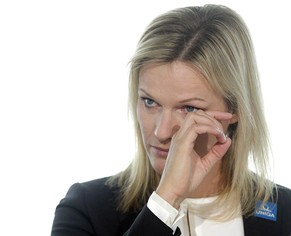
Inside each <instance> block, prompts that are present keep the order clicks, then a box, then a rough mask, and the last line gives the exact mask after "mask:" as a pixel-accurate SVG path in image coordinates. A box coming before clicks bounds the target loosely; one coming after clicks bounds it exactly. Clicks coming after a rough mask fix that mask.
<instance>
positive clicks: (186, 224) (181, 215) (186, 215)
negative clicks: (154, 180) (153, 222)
mask: <svg viewBox="0 0 291 236" xmlns="http://www.w3.org/2000/svg"><path fill="white" fill-rule="evenodd" d="M215 199H216V197H209V198H191V199H190V198H188V199H185V200H184V201H183V202H182V203H181V205H180V209H179V211H178V210H177V209H175V208H174V207H173V206H171V205H170V204H169V203H168V202H167V201H165V200H164V199H163V198H161V197H160V196H159V195H158V194H156V193H155V192H153V193H152V195H151V197H150V198H149V201H148V204H147V206H148V208H149V209H150V210H151V211H152V212H153V213H154V214H155V215H156V216H157V217H158V218H159V219H160V220H162V221H163V222H164V223H165V224H167V225H168V226H169V227H170V228H172V229H173V231H175V230H176V228H177V227H179V229H180V230H181V235H182V236H221V235H223V236H243V235H244V228H243V220H242V216H241V215H239V216H237V217H236V218H234V219H231V220H229V221H224V222H218V221H214V220H209V219H205V218H201V217H199V216H197V215H195V209H197V207H199V206H201V205H203V204H205V203H210V202H212V201H214V200H215Z"/></svg>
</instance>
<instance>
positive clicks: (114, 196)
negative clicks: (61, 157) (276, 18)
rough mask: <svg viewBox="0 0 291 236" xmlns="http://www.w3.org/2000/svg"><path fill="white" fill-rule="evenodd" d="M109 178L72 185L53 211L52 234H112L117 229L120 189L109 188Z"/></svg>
mask: <svg viewBox="0 0 291 236" xmlns="http://www.w3.org/2000/svg"><path fill="white" fill-rule="evenodd" d="M108 179H109V178H107V177H106V178H101V179H96V180H92V181H88V182H84V183H75V184H73V185H72V186H71V187H70V188H69V190H68V192H67V194H66V196H65V198H63V199H62V200H61V202H60V203H59V205H58V206H57V208H56V211H55V218H54V223H53V228H52V235H57V236H58V235H84V232H90V235H95V234H94V232H101V233H102V235H115V234H116V232H117V230H118V229H119V213H118V212H117V210H116V204H117V202H118V196H119V190H118V188H116V187H114V186H112V187H111V186H109V185H108V184H107V180H108ZM86 235H87V234H86Z"/></svg>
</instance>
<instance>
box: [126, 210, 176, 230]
mask: <svg viewBox="0 0 291 236" xmlns="http://www.w3.org/2000/svg"><path fill="white" fill-rule="evenodd" d="M137 235H139V236H173V235H174V236H179V235H181V231H180V229H179V228H177V229H176V230H175V231H173V230H172V229H171V228H170V227H168V226H167V225H166V224H165V223H164V222H162V221H161V220H160V219H159V218H158V217H157V216H156V215H155V214H154V213H152V212H151V210H150V209H149V208H148V207H147V206H145V207H144V208H143V209H142V211H141V212H140V213H139V215H138V216H137V218H136V219H135V221H134V223H133V224H132V226H131V227H130V229H129V230H128V231H127V232H126V233H125V234H124V235H123V236H137Z"/></svg>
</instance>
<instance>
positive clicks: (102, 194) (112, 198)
mask: <svg viewBox="0 0 291 236" xmlns="http://www.w3.org/2000/svg"><path fill="white" fill-rule="evenodd" d="M108 179H109V177H104V178H100V179H95V180H91V181H87V182H82V183H75V184H73V185H72V186H71V187H70V189H69V191H68V192H67V195H66V197H65V198H64V199H63V201H70V200H71V201H75V202H79V203H81V204H82V205H83V207H86V208H87V207H88V208H89V209H94V208H98V209H100V207H101V208H104V207H111V208H115V204H116V203H117V201H118V196H119V188H117V187H116V186H112V185H110V186H109V184H107V181H108ZM107 210H108V209H107Z"/></svg>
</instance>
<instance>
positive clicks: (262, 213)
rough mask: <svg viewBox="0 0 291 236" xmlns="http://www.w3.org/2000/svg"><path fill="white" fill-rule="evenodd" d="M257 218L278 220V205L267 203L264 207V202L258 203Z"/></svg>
mask: <svg viewBox="0 0 291 236" xmlns="http://www.w3.org/2000/svg"><path fill="white" fill-rule="evenodd" d="M255 216H256V217H260V218H263V219H267V220H272V221H276V220H277V204H276V203H272V202H266V203H265V204H264V205H262V201H258V202H257V205H256V210H255Z"/></svg>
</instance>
